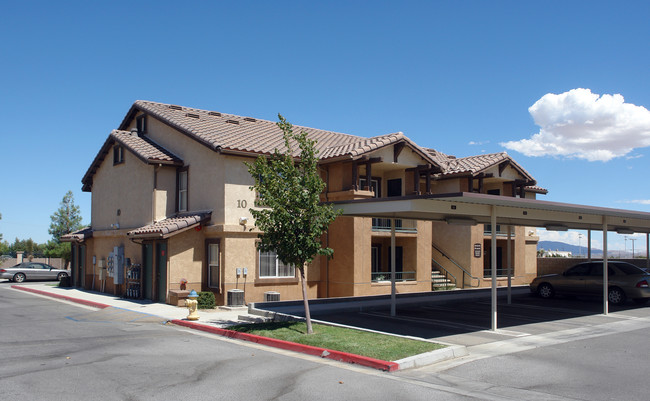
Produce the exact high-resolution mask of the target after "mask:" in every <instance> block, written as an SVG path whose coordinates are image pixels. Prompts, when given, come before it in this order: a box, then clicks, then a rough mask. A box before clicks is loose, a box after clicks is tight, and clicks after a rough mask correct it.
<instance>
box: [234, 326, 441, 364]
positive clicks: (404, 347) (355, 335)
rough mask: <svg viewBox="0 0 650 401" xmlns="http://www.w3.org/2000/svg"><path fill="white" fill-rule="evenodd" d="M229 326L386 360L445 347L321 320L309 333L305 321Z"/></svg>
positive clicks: (243, 330)
mask: <svg viewBox="0 0 650 401" xmlns="http://www.w3.org/2000/svg"><path fill="white" fill-rule="evenodd" d="M228 329H230V330H235V331H239V332H242V333H249V334H255V335H258V336H263V337H269V338H275V339H278V340H285V341H291V342H294V343H298V344H305V345H311V346H314V347H320V348H327V349H331V350H335V351H342V352H348V353H351V354H356V355H362V356H367V357H370V358H376V359H381V360H383V361H396V360H399V359H402V358H406V357H409V356H413V355H417V354H422V353H424V352H429V351H434V350H437V349H440V348H444V347H445V346H444V345H441V344H436V343H432V342H426V341H418V340H413V339H409V338H403V337H396V336H389V335H385V334H378V333H371V332H367V331H361V330H354V329H348V328H344V327H336V326H327V325H322V324H313V329H314V333H313V334H307V327H306V325H305V323H304V322H269V323H253V324H239V325H236V326H231V327H229V328H228Z"/></svg>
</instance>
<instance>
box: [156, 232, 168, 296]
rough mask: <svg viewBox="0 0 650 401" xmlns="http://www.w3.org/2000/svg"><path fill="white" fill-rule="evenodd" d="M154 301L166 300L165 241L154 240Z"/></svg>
mask: <svg viewBox="0 0 650 401" xmlns="http://www.w3.org/2000/svg"><path fill="white" fill-rule="evenodd" d="M155 281H156V284H155V285H156V301H157V302H163V303H164V302H167V243H166V242H156V280H155Z"/></svg>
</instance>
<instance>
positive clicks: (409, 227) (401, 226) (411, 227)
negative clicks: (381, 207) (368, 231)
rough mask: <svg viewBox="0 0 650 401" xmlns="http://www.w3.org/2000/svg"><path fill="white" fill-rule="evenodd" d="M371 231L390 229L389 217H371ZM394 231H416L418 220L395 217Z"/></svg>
mask: <svg viewBox="0 0 650 401" xmlns="http://www.w3.org/2000/svg"><path fill="white" fill-rule="evenodd" d="M372 231H390V219H379V218H373V219H372ZM395 231H397V232H402V233H417V232H418V221H417V220H410V219H395Z"/></svg>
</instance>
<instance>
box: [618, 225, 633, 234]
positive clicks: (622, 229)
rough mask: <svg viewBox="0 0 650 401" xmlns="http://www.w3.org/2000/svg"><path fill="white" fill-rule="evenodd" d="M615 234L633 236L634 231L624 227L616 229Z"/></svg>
mask: <svg viewBox="0 0 650 401" xmlns="http://www.w3.org/2000/svg"><path fill="white" fill-rule="evenodd" d="M616 232H617V233H619V234H634V230H630V229H629V228H625V227H617V228H616Z"/></svg>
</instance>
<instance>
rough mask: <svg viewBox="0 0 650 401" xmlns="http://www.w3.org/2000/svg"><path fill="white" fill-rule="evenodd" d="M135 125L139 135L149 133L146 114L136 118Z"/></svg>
mask: <svg viewBox="0 0 650 401" xmlns="http://www.w3.org/2000/svg"><path fill="white" fill-rule="evenodd" d="M135 124H136V127H137V128H138V134H140V135H144V134H146V133H147V116H146V115H145V114H141V115H139V116H138V117H136V119H135Z"/></svg>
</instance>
